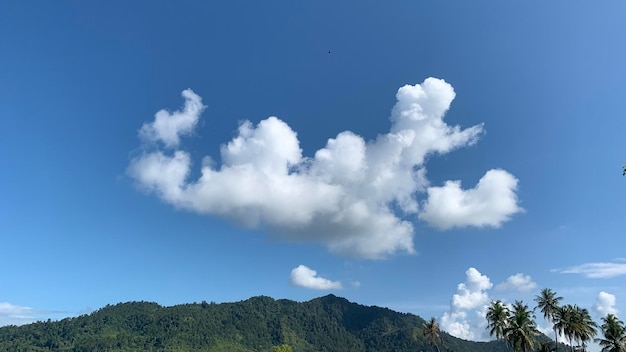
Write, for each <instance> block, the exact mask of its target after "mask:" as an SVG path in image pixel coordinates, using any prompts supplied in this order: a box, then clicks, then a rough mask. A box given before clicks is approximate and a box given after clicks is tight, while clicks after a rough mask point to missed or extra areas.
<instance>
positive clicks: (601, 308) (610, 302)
mask: <svg viewBox="0 0 626 352" xmlns="http://www.w3.org/2000/svg"><path fill="white" fill-rule="evenodd" d="M593 310H594V311H595V312H596V313H598V315H599V316H601V317H604V316H606V315H607V314H613V315H617V313H619V311H618V310H617V308H615V295H612V294H610V293H608V292H604V291H602V292H600V293H599V294H598V297H597V298H596V303H595V304H594V305H593Z"/></svg>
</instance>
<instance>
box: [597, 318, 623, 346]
mask: <svg viewBox="0 0 626 352" xmlns="http://www.w3.org/2000/svg"><path fill="white" fill-rule="evenodd" d="M602 321H603V322H604V324H602V326H601V328H602V335H604V338H603V339H595V341H596V342H597V343H598V344H600V346H602V352H625V351H626V327H624V322H622V321H621V320H619V319H618V318H617V317H616V316H615V315H613V314H608V315H607V316H606V317H604V318H602Z"/></svg>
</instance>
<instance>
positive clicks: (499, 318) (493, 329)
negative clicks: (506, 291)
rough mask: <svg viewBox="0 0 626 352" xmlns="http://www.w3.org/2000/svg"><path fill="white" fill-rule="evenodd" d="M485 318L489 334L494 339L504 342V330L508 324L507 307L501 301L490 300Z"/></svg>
mask: <svg viewBox="0 0 626 352" xmlns="http://www.w3.org/2000/svg"><path fill="white" fill-rule="evenodd" d="M485 318H486V319H487V329H489V335H490V336H495V337H496V340H503V341H504V343H506V340H505V337H506V336H505V335H504V330H505V329H506V328H507V326H508V324H509V309H508V308H507V307H506V306H505V305H504V304H502V301H499V300H498V301H491V305H490V306H489V308H487V314H486V315H485Z"/></svg>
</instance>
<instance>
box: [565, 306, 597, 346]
mask: <svg viewBox="0 0 626 352" xmlns="http://www.w3.org/2000/svg"><path fill="white" fill-rule="evenodd" d="M597 326H598V325H597V324H596V323H595V322H594V321H593V320H592V319H591V315H590V314H589V311H588V310H587V309H585V308H580V307H578V306H577V305H571V304H567V305H565V306H563V307H560V308H559V309H557V312H556V314H555V327H556V329H557V331H559V332H562V333H563V335H564V336H566V337H567V339H568V340H569V343H570V346H571V350H572V352H574V341H576V342H578V343H580V344H582V348H583V351H586V348H587V341H590V340H591V339H593V338H594V337H595V335H596V329H595V328H596V327H597Z"/></svg>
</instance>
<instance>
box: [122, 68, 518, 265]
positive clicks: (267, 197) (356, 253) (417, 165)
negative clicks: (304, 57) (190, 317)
mask: <svg viewBox="0 0 626 352" xmlns="http://www.w3.org/2000/svg"><path fill="white" fill-rule="evenodd" d="M182 95H183V97H184V98H185V105H184V107H183V108H182V109H181V110H180V111H175V112H173V113H170V112H167V111H165V110H161V111H159V112H157V114H156V115H155V119H154V121H152V122H148V123H144V124H143V126H142V127H141V129H140V130H139V136H140V139H141V140H142V142H143V147H144V151H143V153H142V154H141V155H139V156H137V157H135V158H133V159H132V160H131V161H130V164H129V166H128V169H127V172H128V174H129V175H130V176H131V177H132V178H133V179H134V180H135V181H136V182H137V184H138V185H139V186H140V187H142V188H144V189H146V190H148V191H149V192H153V193H154V194H156V195H157V196H158V197H159V198H161V199H162V200H164V201H166V202H167V203H170V204H172V205H174V206H175V207H177V208H182V209H186V210H191V211H195V212H198V213H202V214H211V215H217V216H221V217H225V218H228V219H231V220H233V221H234V222H236V223H239V224H243V225H245V226H249V227H258V226H262V227H264V228H266V229H267V230H268V231H269V233H270V234H271V235H273V236H275V237H277V238H282V239H285V240H289V241H312V242H318V243H322V244H324V245H325V246H326V247H327V248H328V249H329V250H330V251H332V252H335V253H338V254H341V255H344V256H349V257H356V258H367V259H378V258H384V257H387V256H389V255H391V254H394V253H396V252H399V251H403V252H406V253H414V252H415V249H414V247H413V235H414V228H413V224H412V222H411V221H412V220H414V219H421V220H422V221H425V222H426V223H428V224H429V225H430V226H433V227H436V228H440V229H450V228H455V227H466V226H475V227H485V226H488V227H499V226H500V225H501V224H502V223H504V222H506V221H508V220H509V219H510V217H511V216H512V215H514V214H516V213H518V212H521V211H522V209H521V208H520V207H519V205H518V199H517V195H516V193H515V192H516V190H517V183H518V180H517V179H516V178H515V177H514V176H513V175H511V174H510V173H508V172H506V171H504V170H501V169H493V170H488V171H487V172H486V173H485V175H484V176H483V177H482V178H481V179H480V181H479V182H478V185H476V186H475V187H474V188H471V189H468V190H464V189H462V188H461V182H460V181H447V182H445V183H444V185H443V186H441V187H437V186H433V187H429V181H428V180H427V178H426V169H425V165H424V163H425V159H426V157H427V156H432V155H442V154H446V153H449V152H451V151H453V150H455V149H458V148H462V147H466V146H470V145H473V144H474V143H476V142H477V141H478V139H479V137H480V135H481V134H482V133H483V126H482V124H478V125H475V126H472V127H469V128H466V129H461V127H459V126H450V125H448V124H446V123H445V122H444V120H443V118H444V115H445V113H446V112H447V110H448V109H449V107H450V104H451V103H452V101H453V100H454V97H455V92H454V89H453V88H452V86H451V85H450V84H448V83H447V82H445V81H444V80H441V79H436V78H427V79H426V80H424V82H423V83H422V84H416V85H405V86H403V87H401V88H400V89H399V90H398V92H397V94H396V98H397V102H396V104H395V106H394V107H393V108H392V110H391V116H390V120H391V127H390V130H389V132H387V133H384V134H380V135H379V136H378V137H377V138H376V139H375V140H371V141H365V140H364V139H363V138H362V137H361V136H359V135H356V134H354V133H353V132H350V131H344V132H341V133H339V134H338V135H337V136H336V137H334V138H329V139H328V141H327V144H326V146H324V147H323V148H321V149H319V150H317V151H316V152H315V153H314V154H313V156H312V157H306V156H303V152H302V150H301V148H300V142H299V140H298V136H297V133H296V132H295V131H293V130H292V129H291V128H290V126H289V125H287V123H285V122H284V121H282V120H281V119H279V118H277V117H274V116H271V117H268V118H266V119H265V120H262V121H260V122H259V123H258V124H256V125H254V124H253V123H252V122H250V121H245V122H243V123H242V124H241V125H240V126H239V129H238V134H237V136H236V137H235V138H233V139H232V140H231V141H230V142H228V143H226V144H223V145H222V146H221V148H220V153H221V165H220V164H218V163H216V162H214V161H213V160H211V159H210V158H209V157H205V159H204V160H203V162H202V165H201V170H200V173H201V174H200V176H199V178H198V179H196V180H190V179H189V175H190V172H191V167H192V160H191V156H190V154H189V153H188V152H186V151H184V150H183V149H181V147H180V145H181V138H182V137H184V136H187V135H190V134H191V133H193V131H194V128H195V127H196V126H197V125H198V121H199V119H200V115H201V113H202V112H203V110H204V109H205V106H204V105H203V103H202V99H201V98H200V97H199V96H198V95H197V94H195V93H194V92H193V91H191V90H190V89H188V90H185V91H183V93H182ZM418 195H426V199H421V200H420V199H418Z"/></svg>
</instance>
